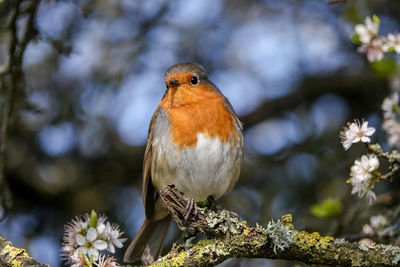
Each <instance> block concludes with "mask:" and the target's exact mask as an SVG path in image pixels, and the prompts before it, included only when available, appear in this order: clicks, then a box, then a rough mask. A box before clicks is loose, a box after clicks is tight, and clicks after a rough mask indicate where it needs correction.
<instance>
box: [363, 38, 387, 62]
mask: <svg viewBox="0 0 400 267" xmlns="http://www.w3.org/2000/svg"><path fill="white" fill-rule="evenodd" d="M383 44H384V43H383V41H382V39H380V38H375V39H373V40H371V42H369V43H367V44H363V45H362V46H360V47H359V48H358V49H357V51H358V52H360V53H365V54H367V59H368V61H369V62H375V61H380V60H382V59H383V55H384V50H383Z"/></svg>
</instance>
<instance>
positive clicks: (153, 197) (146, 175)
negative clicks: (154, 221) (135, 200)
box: [142, 107, 160, 219]
mask: <svg viewBox="0 0 400 267" xmlns="http://www.w3.org/2000/svg"><path fill="white" fill-rule="evenodd" d="M159 114H160V107H158V108H157V110H156V111H155V112H154V114H153V117H152V118H151V121H150V127H149V135H148V138H147V145H146V150H145V152H144V160H143V187H142V194H143V195H142V197H143V205H144V210H145V213H146V218H148V219H150V218H151V217H152V216H153V214H154V211H155V204H156V201H157V199H158V193H157V189H156V188H155V187H154V185H153V183H152V181H151V164H152V161H153V160H152V159H153V151H152V143H153V139H154V126H155V121H156V119H157V117H158V115H159Z"/></svg>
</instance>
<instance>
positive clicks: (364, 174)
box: [349, 154, 379, 201]
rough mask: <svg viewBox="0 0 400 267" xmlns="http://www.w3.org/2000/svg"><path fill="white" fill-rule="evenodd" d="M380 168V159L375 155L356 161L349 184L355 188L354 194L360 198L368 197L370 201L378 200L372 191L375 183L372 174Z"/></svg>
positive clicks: (351, 170) (364, 156)
mask: <svg viewBox="0 0 400 267" xmlns="http://www.w3.org/2000/svg"><path fill="white" fill-rule="evenodd" d="M378 168H379V160H378V157H377V156H376V155H374V154H370V155H363V156H362V157H361V158H360V159H359V160H358V159H357V160H355V161H354V165H353V166H352V167H351V168H350V179H349V182H350V183H351V185H352V186H353V189H352V191H351V193H352V194H358V196H359V197H363V196H366V197H367V198H368V199H369V200H370V201H373V200H375V199H376V195H375V193H374V192H373V191H372V189H373V186H374V182H373V181H372V180H371V178H372V177H374V176H373V174H372V172H373V171H375V170H377V169H378Z"/></svg>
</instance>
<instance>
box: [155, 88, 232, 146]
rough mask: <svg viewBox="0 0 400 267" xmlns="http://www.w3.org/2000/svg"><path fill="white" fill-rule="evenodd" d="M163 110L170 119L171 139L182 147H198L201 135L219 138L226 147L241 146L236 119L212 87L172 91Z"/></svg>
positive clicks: (167, 94) (169, 91)
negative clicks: (230, 144) (237, 143)
mask: <svg viewBox="0 0 400 267" xmlns="http://www.w3.org/2000/svg"><path fill="white" fill-rule="evenodd" d="M159 106H161V107H163V108H164V110H165V111H166V112H167V113H168V115H169V118H170V123H171V138H172V141H173V142H174V143H176V144H177V145H178V146H179V147H186V146H195V145H196V144H197V134H198V133H204V134H207V135H208V136H210V137H218V138H219V139H220V140H221V141H222V142H224V143H226V142H237V139H238V133H237V130H236V128H235V125H234V119H233V117H232V115H231V114H230V113H229V111H228V109H227V108H226V107H225V104H224V101H223V98H222V96H221V95H220V94H218V93H217V92H215V91H213V90H212V88H210V87H209V86H208V85H198V86H196V87H193V86H189V85H181V86H179V87H178V88H170V89H169V90H168V92H167V93H166V94H165V96H164V98H163V99H162V100H161V102H160V104H159Z"/></svg>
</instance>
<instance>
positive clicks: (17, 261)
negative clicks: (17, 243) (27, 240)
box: [0, 235, 49, 267]
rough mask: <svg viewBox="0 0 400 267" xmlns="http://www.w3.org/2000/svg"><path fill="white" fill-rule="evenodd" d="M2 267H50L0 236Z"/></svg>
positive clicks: (0, 260)
mask: <svg viewBox="0 0 400 267" xmlns="http://www.w3.org/2000/svg"><path fill="white" fill-rule="evenodd" d="M0 266H5V267H7V266H10V267H11V266H12V267H17V266H21V267H23V266H36V267H46V266H47V267H48V266H49V265H45V264H41V263H39V262H37V261H36V260H34V259H32V258H31V257H30V256H29V255H28V253H27V252H26V250H25V249H22V248H16V247H14V246H13V245H12V244H11V242H9V241H7V240H6V239H5V238H4V237H3V236H2V235H0Z"/></svg>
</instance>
